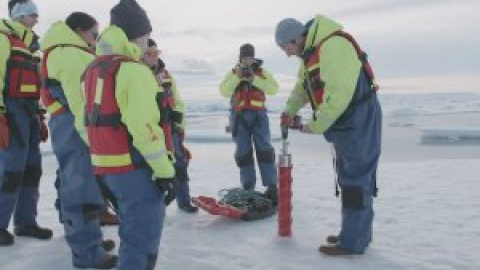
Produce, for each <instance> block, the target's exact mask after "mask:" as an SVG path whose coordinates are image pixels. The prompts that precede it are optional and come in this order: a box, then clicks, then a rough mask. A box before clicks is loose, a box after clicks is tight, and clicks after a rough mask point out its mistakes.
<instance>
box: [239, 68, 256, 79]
mask: <svg viewBox="0 0 480 270" xmlns="http://www.w3.org/2000/svg"><path fill="white" fill-rule="evenodd" d="M241 72H242V77H251V76H252V75H253V69H252V67H251V66H246V67H245V66H242V67H241Z"/></svg>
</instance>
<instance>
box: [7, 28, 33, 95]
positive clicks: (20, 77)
mask: <svg viewBox="0 0 480 270" xmlns="http://www.w3.org/2000/svg"><path fill="white" fill-rule="evenodd" d="M4 24H5V25H7V27H9V25H8V24H7V23H6V22H5V21H4ZM9 28H11V27H9ZM11 29H12V31H13V28H11ZM0 34H3V35H5V36H6V37H7V38H8V40H9V42H10V47H11V50H10V57H9V58H8V60H7V68H6V70H7V72H6V75H5V85H4V86H2V87H4V89H5V90H6V91H5V93H4V94H6V95H7V96H9V97H13V98H39V96H40V94H39V88H40V78H39V74H38V63H39V61H40V59H39V58H38V57H36V56H34V55H33V54H32V53H31V52H30V50H29V49H28V46H27V45H26V44H25V43H24V42H23V40H22V39H21V38H20V37H18V36H17V35H16V34H15V33H13V32H6V31H3V30H0Z"/></svg>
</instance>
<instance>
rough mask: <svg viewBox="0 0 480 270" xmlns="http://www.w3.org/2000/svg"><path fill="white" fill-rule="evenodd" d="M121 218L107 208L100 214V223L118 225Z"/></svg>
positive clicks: (102, 224)
mask: <svg viewBox="0 0 480 270" xmlns="http://www.w3.org/2000/svg"><path fill="white" fill-rule="evenodd" d="M118 223H119V220H118V217H117V215H115V214H112V213H110V212H109V211H108V210H105V211H104V212H103V213H102V214H101V216H100V225H101V226H113V225H118Z"/></svg>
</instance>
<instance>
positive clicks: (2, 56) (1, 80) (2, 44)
mask: <svg viewBox="0 0 480 270" xmlns="http://www.w3.org/2000/svg"><path fill="white" fill-rule="evenodd" d="M0 52H1V53H0V87H1V90H2V91H1V92H0V113H4V112H6V110H7V108H6V107H5V103H4V102H3V92H4V91H5V89H4V87H5V80H6V78H5V75H6V72H7V61H8V58H10V40H8V37H7V36H5V35H3V34H0Z"/></svg>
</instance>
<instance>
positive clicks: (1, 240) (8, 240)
mask: <svg viewBox="0 0 480 270" xmlns="http://www.w3.org/2000/svg"><path fill="white" fill-rule="evenodd" d="M13 242H14V238H13V235H12V234H11V233H10V232H9V231H7V230H0V247H6V246H11V245H13Z"/></svg>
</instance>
